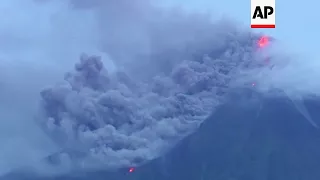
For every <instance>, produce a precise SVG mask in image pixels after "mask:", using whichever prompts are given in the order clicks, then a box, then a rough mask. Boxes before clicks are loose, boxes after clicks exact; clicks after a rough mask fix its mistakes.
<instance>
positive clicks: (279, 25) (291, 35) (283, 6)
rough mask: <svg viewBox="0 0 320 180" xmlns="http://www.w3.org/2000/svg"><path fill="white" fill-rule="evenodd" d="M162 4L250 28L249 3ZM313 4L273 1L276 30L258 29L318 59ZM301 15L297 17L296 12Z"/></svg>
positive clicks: (181, 0)
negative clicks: (228, 20)
mask: <svg viewBox="0 0 320 180" xmlns="http://www.w3.org/2000/svg"><path fill="white" fill-rule="evenodd" d="M164 2H165V3H166V4H170V5H182V6H184V7H187V8H188V9H196V10H201V11H207V12H210V13H214V14H216V13H217V14H219V15H226V16H228V17H232V18H236V19H237V20H238V21H239V22H241V23H243V24H247V26H248V27H249V25H250V0H245V1H235V0H224V1H210V0H197V1H196V0H174V1H173V0H164ZM319 4H320V3H319V2H318V1H316V0H304V1H290V0H281V1H280V0H276V29H269V30H268V29H259V30H257V31H262V32H266V33H268V34H270V35H273V36H275V37H276V38H277V39H280V40H281V41H282V43H284V44H285V45H286V46H289V47H291V48H294V49H293V50H294V51H295V52H298V53H302V54H303V56H308V57H309V56H310V57H311V58H319V59H320V55H319V54H318V53H317V50H318V47H319V45H318V44H319V42H320V36H319V33H320V23H316V21H315V20H314V19H315V18H313V16H317V12H318V8H317V7H318V5H319ZM299 10H300V11H301V13H297V12H298V11H299Z"/></svg>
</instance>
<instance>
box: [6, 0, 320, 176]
mask: <svg viewBox="0 0 320 180" xmlns="http://www.w3.org/2000/svg"><path fill="white" fill-rule="evenodd" d="M0 9H2V10H1V12H2V13H3V14H5V16H1V21H0V37H1V42H0V58H1V68H3V71H1V73H2V75H1V79H0V83H1V84H2V85H1V86H2V87H3V88H2V90H1V91H0V92H1V94H0V97H1V102H2V105H1V107H2V111H3V113H2V116H3V117H2V119H3V120H2V122H1V123H2V124H1V127H3V130H2V138H1V139H2V140H3V144H4V145H5V146H6V147H7V149H8V150H7V151H6V152H5V151H3V152H0V155H2V156H3V157H4V159H5V160H4V161H3V164H1V165H0V170H2V169H3V172H5V171H7V169H6V168H8V170H11V169H10V167H5V166H7V165H8V164H9V165H11V164H12V168H16V167H19V166H21V165H24V164H30V163H31V162H33V161H34V160H35V159H37V160H39V161H37V162H39V163H41V162H42V161H41V159H43V158H44V157H46V156H48V155H50V154H52V153H55V152H57V151H60V149H67V150H69V151H80V152H81V153H83V151H84V154H85V155H82V154H81V153H80V154H81V155H80V157H77V158H76V160H75V161H76V163H79V162H82V161H83V162H86V165H88V166H89V167H86V168H92V167H96V166H99V168H100V167H102V168H106V167H109V168H113V167H126V166H130V165H139V164H140V163H144V162H145V161H148V160H151V159H153V158H155V157H157V156H160V155H161V154H162V153H164V152H165V151H166V150H168V149H169V148H170V147H171V146H172V145H174V144H175V143H176V142H178V141H179V140H180V139H181V138H183V137H185V135H187V134H188V133H190V132H192V131H194V130H196V128H197V127H198V125H199V124H200V123H201V122H202V121H204V120H205V119H206V117H207V116H209V115H210V114H211V112H213V111H214V109H215V107H216V106H218V105H219V104H220V103H223V101H224V100H225V98H226V94H228V92H229V91H230V90H233V89H236V88H244V87H248V86H250V84H251V83H252V82H257V84H258V85H257V87H255V89H256V90H257V91H258V92H259V93H263V94H266V93H268V95H270V93H269V92H270V90H272V89H274V88H276V89H282V90H284V91H286V92H290V93H291V94H294V95H296V96H299V97H308V96H309V95H318V94H319V91H318V90H319V82H317V81H316V77H317V75H318V72H317V69H318V68H317V67H318V65H319V63H317V62H315V61H311V60H310V61H305V60H301V59H298V58H293V57H290V56H289V57H284V55H283V54H286V53H283V52H282V51H280V52H279V49H283V48H281V47H278V48H277V51H275V50H274V49H273V48H271V49H268V50H266V51H265V52H262V53H260V52H259V51H257V47H256V42H257V40H258V38H259V35H258V34H253V33H252V32H249V31H248V30H246V29H244V28H240V27H238V25H237V24H235V23H233V22H231V21H223V20H221V21H217V22H212V21H211V20H210V17H208V16H205V15H201V14H186V13H183V12H179V11H176V10H162V9H159V8H157V7H156V6H154V3H153V2H151V1H146V0H140V1H136V2H135V4H133V3H132V1H128V0H127V1H126V0H123V1H113V0H109V1H99V0H94V1H90V2H89V1H85V0H81V1H72V0H71V1H69V3H66V2H65V1H31V0H28V1H22V0H10V1H3V2H1V3H0ZM8 17H10V18H8ZM83 52H85V53H87V54H88V55H97V56H101V59H100V58H99V57H95V56H93V57H91V56H88V57H85V56H82V61H80V63H78V59H79V56H80V54H81V53H83ZM266 54H267V55H268V56H270V55H272V59H271V60H272V62H273V63H274V64H275V65H276V67H275V68H273V69H270V68H269V67H264V66H262V65H261V64H262V62H263V61H264V58H265V55H266ZM74 63H78V64H77V65H76V66H75V68H74V70H72V67H73V64H74ZM102 64H104V66H103V65H102ZM70 70H71V71H70ZM65 72H70V73H67V75H66V76H65V77H64V73H65ZM306 72H307V73H306ZM253 74H254V75H255V76H252V75H253ZM63 78H65V80H63ZM56 83H59V84H58V85H55V84H56ZM44 87H48V88H45V89H44V90H43V88H44ZM271 95H272V94H271ZM39 101H40V105H43V106H42V107H41V109H40V112H39V111H37V105H38V102H39ZM8 109H10V111H8ZM36 113H39V114H36ZM35 116H36V117H37V118H36V119H37V123H40V124H41V125H42V127H43V128H44V129H45V131H46V132H47V133H48V134H50V135H51V136H52V137H53V139H54V141H55V143H52V142H51V140H49V139H48V138H46V135H45V133H43V132H42V131H41V130H39V126H38V125H37V124H36V123H35V122H34V119H35V118H34V117H35ZM47 125H51V126H50V127H51V128H53V132H52V130H50V129H49V128H47V127H46V126H47ZM30 132H32V133H30ZM22 137H23V138H22ZM66 137H68V138H66ZM21 138H22V139H21ZM17 139H18V140H17ZM33 141H34V142H33ZM22 142H23V143H22ZM48 144H50V146H49V145H48ZM44 147H47V148H44ZM11 149H14V151H12V150H11ZM22 149H25V150H24V151H23V150H22ZM10 151H11V152H10ZM28 152H29V153H28ZM35 152H37V153H35ZM8 154H10V155H8ZM18 154H23V155H22V156H23V157H18V158H16V156H17V155H18ZM88 154H89V156H88ZM92 157H96V158H98V159H100V160H101V163H102V164H98V165H97V164H96V160H92V159H91V158H92ZM15 158H16V159H15ZM92 161H93V162H94V163H93V165H92V164H90V162H92ZM9 165H8V166H9ZM2 167H3V168H2ZM42 170H43V169H42Z"/></svg>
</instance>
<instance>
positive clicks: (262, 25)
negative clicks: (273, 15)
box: [251, 24, 276, 28]
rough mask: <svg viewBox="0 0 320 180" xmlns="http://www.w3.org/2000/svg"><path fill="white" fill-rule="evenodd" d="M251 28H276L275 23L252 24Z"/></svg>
mask: <svg viewBox="0 0 320 180" xmlns="http://www.w3.org/2000/svg"><path fill="white" fill-rule="evenodd" d="M251 28H276V25H275V24H251Z"/></svg>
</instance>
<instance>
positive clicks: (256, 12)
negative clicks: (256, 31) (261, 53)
mask: <svg viewBox="0 0 320 180" xmlns="http://www.w3.org/2000/svg"><path fill="white" fill-rule="evenodd" d="M275 4H276V3H275V0H251V28H275V27H276V16H275V9H276V8H275Z"/></svg>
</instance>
